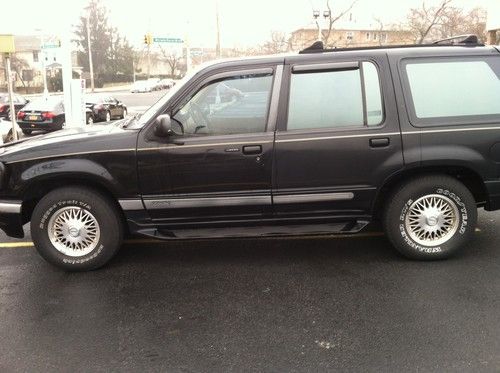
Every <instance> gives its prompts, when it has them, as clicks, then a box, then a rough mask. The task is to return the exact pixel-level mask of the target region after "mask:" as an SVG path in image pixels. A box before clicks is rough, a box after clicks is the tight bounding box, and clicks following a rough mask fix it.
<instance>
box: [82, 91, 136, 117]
mask: <svg viewBox="0 0 500 373" xmlns="http://www.w3.org/2000/svg"><path fill="white" fill-rule="evenodd" d="M85 103H86V104H85V105H86V107H87V109H89V111H90V115H88V116H87V124H93V123H94V122H101V121H105V122H109V121H111V120H112V119H123V118H125V117H126V116H127V107H126V106H125V105H124V104H123V102H121V101H118V100H117V99H116V98H114V97H111V96H107V95H100V94H94V95H87V96H86V97H85Z"/></svg>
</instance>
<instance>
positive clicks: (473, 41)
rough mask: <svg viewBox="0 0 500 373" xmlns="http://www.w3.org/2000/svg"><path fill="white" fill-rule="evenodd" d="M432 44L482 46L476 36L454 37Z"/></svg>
mask: <svg viewBox="0 0 500 373" xmlns="http://www.w3.org/2000/svg"><path fill="white" fill-rule="evenodd" d="M432 44H438V45H443V44H444V45H450V44H451V45H481V43H479V39H478V37H477V35H474V34H465V35H458V36H452V37H451V38H446V39H441V40H437V41H435V42H434V43H432Z"/></svg>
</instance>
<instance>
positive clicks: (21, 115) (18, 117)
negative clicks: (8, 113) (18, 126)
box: [17, 111, 26, 119]
mask: <svg viewBox="0 0 500 373" xmlns="http://www.w3.org/2000/svg"><path fill="white" fill-rule="evenodd" d="M25 115H26V113H25V112H23V111H20V112H19V113H17V119H23V118H24V116H25Z"/></svg>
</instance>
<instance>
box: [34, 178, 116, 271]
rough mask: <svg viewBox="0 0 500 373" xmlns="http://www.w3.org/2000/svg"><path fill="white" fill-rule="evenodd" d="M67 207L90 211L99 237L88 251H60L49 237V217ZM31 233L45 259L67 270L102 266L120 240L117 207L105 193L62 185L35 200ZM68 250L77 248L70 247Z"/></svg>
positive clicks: (114, 252)
mask: <svg viewBox="0 0 500 373" xmlns="http://www.w3.org/2000/svg"><path fill="white" fill-rule="evenodd" d="M71 207H75V208H76V211H79V210H82V213H90V214H91V215H92V216H93V217H94V218H95V221H97V225H98V228H99V230H100V235H99V238H98V239H95V240H94V244H95V247H94V248H93V249H92V246H89V247H88V248H89V249H91V251H89V252H88V253H86V254H85V255H81V256H71V255H66V254H64V253H63V252H62V251H61V250H58V249H57V248H56V246H54V244H53V243H52V241H51V239H50V238H49V224H52V226H55V225H54V224H53V223H51V222H52V220H51V218H52V217H53V216H54V215H55V214H58V213H60V212H61V211H62V209H65V208H66V209H68V208H71ZM70 211H71V210H70ZM73 211H75V210H73ZM55 218H57V216H56V217H55ZM56 220H57V219H56ZM71 229H73V228H71ZM80 234H81V233H78V235H80ZM31 235H32V238H33V242H34V244H35V247H36V249H37V250H38V252H39V253H40V255H41V256H42V257H43V258H44V259H45V260H46V261H48V262H49V263H51V264H53V265H55V266H57V267H59V268H62V269H64V270H67V271H89V270H93V269H97V268H99V267H101V266H103V265H104V264H106V263H107V262H108V261H109V260H110V259H111V258H112V257H113V256H114V255H115V254H116V252H117V251H118V249H119V248H120V246H121V244H122V240H123V224H122V220H121V218H120V215H119V213H118V211H117V208H116V207H115V206H114V204H113V203H112V202H111V201H110V200H109V199H108V198H107V197H105V196H103V195H101V194H100V193H98V192H96V191H94V190H91V189H87V188H80V187H66V188H61V189H56V190H54V191H52V192H50V193H49V194H47V195H46V196H45V197H43V198H42V199H41V200H40V202H38V204H37V205H36V207H35V209H34V211H33V214H32V217H31ZM67 237H69V233H68V235H67ZM63 246H64V245H63ZM70 250H73V251H72V252H73V253H76V252H77V250H76V249H74V248H71V249H70Z"/></svg>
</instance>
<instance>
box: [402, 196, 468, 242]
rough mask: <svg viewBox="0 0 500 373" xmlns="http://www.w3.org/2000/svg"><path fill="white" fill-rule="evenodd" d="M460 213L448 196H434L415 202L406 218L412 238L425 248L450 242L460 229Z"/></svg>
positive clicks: (406, 225) (424, 197)
mask: <svg viewBox="0 0 500 373" xmlns="http://www.w3.org/2000/svg"><path fill="white" fill-rule="evenodd" d="M459 216H460V215H459V212H458V208H457V206H456V204H455V203H454V202H453V201H452V200H451V199H449V198H448V197H447V196H443V195H440V194H432V195H426V196H423V197H421V198H419V199H417V200H416V201H414V202H413V203H412V204H411V206H410V208H409V210H408V212H407V214H406V218H405V227H406V230H407V232H408V233H409V235H410V237H411V238H412V239H413V240H414V241H416V242H417V243H419V244H421V245H425V246H437V245H440V244H442V243H444V242H446V241H448V240H449V239H450V238H451V237H452V236H453V235H454V234H455V232H456V230H457V228H458V220H459Z"/></svg>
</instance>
